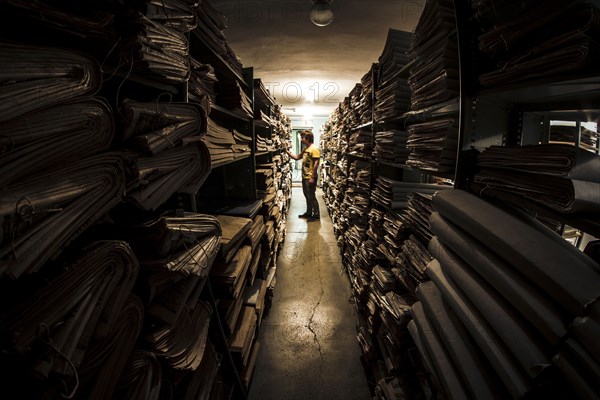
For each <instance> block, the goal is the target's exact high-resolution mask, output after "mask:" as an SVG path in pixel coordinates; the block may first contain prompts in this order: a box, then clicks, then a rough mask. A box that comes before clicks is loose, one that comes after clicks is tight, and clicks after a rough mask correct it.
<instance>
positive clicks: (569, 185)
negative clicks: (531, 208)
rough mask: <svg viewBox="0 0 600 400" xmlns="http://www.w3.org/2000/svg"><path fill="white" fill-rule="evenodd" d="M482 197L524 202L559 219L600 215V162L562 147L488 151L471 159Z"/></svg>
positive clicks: (494, 148) (588, 154)
mask: <svg viewBox="0 0 600 400" xmlns="http://www.w3.org/2000/svg"><path fill="white" fill-rule="evenodd" d="M477 166H478V167H479V172H477V174H476V175H475V183H476V184H477V185H478V187H479V191H481V192H482V193H484V194H486V195H490V196H494V197H498V198H501V199H504V198H505V197H507V195H509V196H508V197H511V198H514V197H515V196H516V198H517V200H518V199H519V198H524V199H527V200H531V201H533V202H535V203H538V204H540V205H543V206H545V207H548V208H551V209H553V210H556V211H558V212H561V213H597V212H598V211H600V197H599V196H598V192H599V191H600V173H599V171H600V156H598V155H597V154H595V153H592V152H590V151H587V150H584V149H581V148H577V147H575V146H573V145H568V144H557V143H553V144H539V145H527V146H506V147H501V146H491V147H488V148H486V149H484V150H483V151H482V152H481V153H480V154H479V155H478V156H477Z"/></svg>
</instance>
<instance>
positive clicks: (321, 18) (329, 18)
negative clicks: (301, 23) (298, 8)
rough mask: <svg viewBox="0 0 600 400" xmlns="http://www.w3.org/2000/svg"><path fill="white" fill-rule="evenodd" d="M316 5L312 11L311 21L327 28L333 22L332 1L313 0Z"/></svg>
mask: <svg viewBox="0 0 600 400" xmlns="http://www.w3.org/2000/svg"><path fill="white" fill-rule="evenodd" d="M313 2H314V3H315V4H314V5H313V6H312V8H311V9H310V14H309V16H310V20H311V21H312V23H313V24H315V25H317V26H327V25H329V24H330V23H332V22H333V11H332V10H331V6H330V5H329V3H331V0H313Z"/></svg>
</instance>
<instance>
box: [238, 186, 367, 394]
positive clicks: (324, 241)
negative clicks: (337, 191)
mask: <svg viewBox="0 0 600 400" xmlns="http://www.w3.org/2000/svg"><path fill="white" fill-rule="evenodd" d="M322 197H323V193H322V191H321V190H318V191H317V198H318V199H319V204H320V209H321V216H322V217H321V220H320V221H313V222H307V221H306V220H304V219H301V218H298V214H302V213H303V212H304V211H305V206H306V203H305V200H304V196H303V195H302V188H300V187H294V188H293V191H292V201H291V207H290V214H289V215H288V222H287V234H286V237H285V242H284V244H283V248H282V250H281V253H280V255H279V258H278V264H277V281H276V284H275V294H274V297H273V304H272V306H271V309H270V310H269V312H268V314H267V315H266V317H265V318H264V319H263V321H262V326H261V329H260V338H259V341H260V351H259V355H258V360H257V364H256V368H255V372H254V377H253V379H252V383H251V386H250V390H249V394H248V397H249V399H250V400H269V399H273V400H307V399H311V400H319V399H323V400H337V399H340V400H342V399H343V400H367V399H370V398H371V394H370V391H369V387H368V384H367V380H366V377H365V373H364V371H363V368H362V365H361V362H360V347H359V345H358V342H357V339H356V317H355V314H354V308H353V306H352V304H350V303H349V301H348V299H349V298H350V295H351V289H350V283H349V281H348V277H347V276H346V274H345V272H344V271H343V269H342V263H341V257H340V254H339V250H338V247H337V244H336V240H335V236H334V234H333V227H332V225H331V219H330V218H329V216H328V215H327V208H326V207H325V204H324V202H323V198H322Z"/></svg>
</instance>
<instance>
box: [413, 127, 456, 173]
mask: <svg viewBox="0 0 600 400" xmlns="http://www.w3.org/2000/svg"><path fill="white" fill-rule="evenodd" d="M408 133H409V136H408V142H407V145H406V147H407V148H408V149H409V150H410V155H409V156H408V160H407V161H406V164H407V165H409V166H411V167H415V168H418V169H422V170H425V171H431V172H436V173H437V175H439V176H444V177H450V178H453V177H454V169H455V168H456V149H457V146H458V120H455V119H450V118H448V119H438V120H433V121H427V122H421V123H416V124H413V125H410V126H409V127H408Z"/></svg>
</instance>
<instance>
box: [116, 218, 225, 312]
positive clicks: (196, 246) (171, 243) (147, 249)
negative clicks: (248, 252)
mask: <svg viewBox="0 0 600 400" xmlns="http://www.w3.org/2000/svg"><path fill="white" fill-rule="evenodd" d="M119 230H120V232H121V234H122V235H123V238H124V239H126V240H127V241H128V242H130V243H131V244H132V247H133V249H134V251H135V252H136V255H137V256H138V258H139V260H140V264H141V266H142V273H141V277H142V279H140V285H141V286H143V288H144V293H146V295H147V297H146V298H144V301H145V303H146V304H147V314H148V315H149V316H151V317H152V318H154V319H155V320H157V321H161V322H162V323H164V324H174V323H175V322H176V321H177V320H178V319H179V318H180V316H181V314H182V313H183V312H185V309H186V307H190V306H192V305H193V304H195V303H196V302H197V301H198V296H199V295H200V292H201V291H202V288H203V287H204V284H205V282H206V277H207V276H208V274H209V272H210V270H211V266H212V263H213V260H214V259H215V258H216V256H217V254H218V252H219V250H220V239H221V227H220V223H219V221H218V220H217V219H216V218H215V217H213V216H211V215H205V214H196V213H185V214H184V215H181V216H178V215H174V214H173V213H168V214H165V215H163V216H161V217H160V218H157V219H153V220H148V221H145V222H143V223H140V224H136V225H126V226H122V227H120V229H119Z"/></svg>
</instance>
